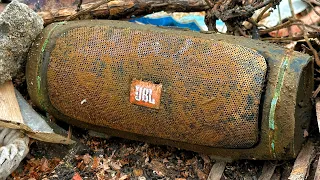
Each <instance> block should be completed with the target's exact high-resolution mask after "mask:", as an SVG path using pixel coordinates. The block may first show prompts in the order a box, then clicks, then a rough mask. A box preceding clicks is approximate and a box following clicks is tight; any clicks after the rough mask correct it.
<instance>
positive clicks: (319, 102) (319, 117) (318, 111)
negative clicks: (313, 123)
mask: <svg viewBox="0 0 320 180" xmlns="http://www.w3.org/2000/svg"><path fill="white" fill-rule="evenodd" d="M319 87H320V86H319ZM316 114H317V122H318V129H319V132H320V98H317V99H316Z"/></svg>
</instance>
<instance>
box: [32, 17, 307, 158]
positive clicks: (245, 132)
mask: <svg viewBox="0 0 320 180" xmlns="http://www.w3.org/2000/svg"><path fill="white" fill-rule="evenodd" d="M27 84H28V91H29V94H30V96H31V99H32V101H33V102H34V103H35V104H36V105H37V106H39V107H40V108H42V109H43V110H45V111H47V112H49V113H50V114H52V115H53V116H55V117H56V118H58V119H61V120H63V121H66V122H68V123H71V124H73V125H75V126H80V127H83V128H88V129H94V130H96V131H102V132H106V133H108V134H110V135H114V136H119V137H123V138H129V139H134V140H140V141H146V142H151V143H155V144H164V145H171V146H176V147H179V148H184V149H189V150H193V151H198V152H202V153H206V154H209V155H212V156H217V157H221V158H227V159H290V158H294V157H295V156H296V155H297V152H298V151H299V150H300V147H301V145H302V143H303V141H304V137H303V132H304V130H305V129H307V127H308V123H309V121H310V119H311V116H312V106H311V99H310V97H311V93H312V90H313V63H312V61H311V58H310V57H309V56H308V55H305V54H301V53H298V52H291V51H287V50H285V49H283V48H280V47H277V46H275V45H272V44H268V43H264V42H260V41H255V40H250V39H247V38H242V37H235V36H227V35H217V34H203V33H197V32H191V31H183V30H173V29H171V30H170V29H164V28H157V27H153V26H148V25H146V26H143V25H137V24H133V23H129V22H120V21H107V20H106V21H101V20H94V21H75V22H62V23H54V24H51V25H49V26H48V27H46V28H45V29H44V31H43V32H42V34H40V35H39V36H38V38H37V39H36V40H35V42H34V43H33V47H32V48H31V50H30V52H29V57H28V62H27Z"/></svg>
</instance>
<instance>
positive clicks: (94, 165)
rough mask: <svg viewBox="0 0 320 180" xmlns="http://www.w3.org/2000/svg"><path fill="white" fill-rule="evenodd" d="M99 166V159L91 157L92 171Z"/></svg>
mask: <svg viewBox="0 0 320 180" xmlns="http://www.w3.org/2000/svg"><path fill="white" fill-rule="evenodd" d="M99 164H100V158H99V157H97V156H95V157H93V163H92V166H91V167H92V169H97V168H98V166H99Z"/></svg>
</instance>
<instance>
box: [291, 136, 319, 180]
mask: <svg viewBox="0 0 320 180" xmlns="http://www.w3.org/2000/svg"><path fill="white" fill-rule="evenodd" d="M314 155H315V150H314V146H313V144H312V143H311V142H310V141H308V142H307V143H306V144H305V145H304V147H303V148H302V150H301V151H300V153H299V155H298V157H297V159H296V161H295V162H294V165H293V169H292V171H291V174H290V177H289V179H290V180H304V179H306V178H307V177H308V175H309V167H310V163H311V162H312V160H313V158H314Z"/></svg>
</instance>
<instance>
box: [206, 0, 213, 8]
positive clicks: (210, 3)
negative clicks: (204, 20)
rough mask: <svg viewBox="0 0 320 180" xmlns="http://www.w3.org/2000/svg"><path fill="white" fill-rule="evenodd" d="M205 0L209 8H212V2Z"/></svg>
mask: <svg viewBox="0 0 320 180" xmlns="http://www.w3.org/2000/svg"><path fill="white" fill-rule="evenodd" d="M205 1H206V3H207V5H208V6H209V7H210V8H213V6H214V4H213V3H212V2H210V0H205Z"/></svg>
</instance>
